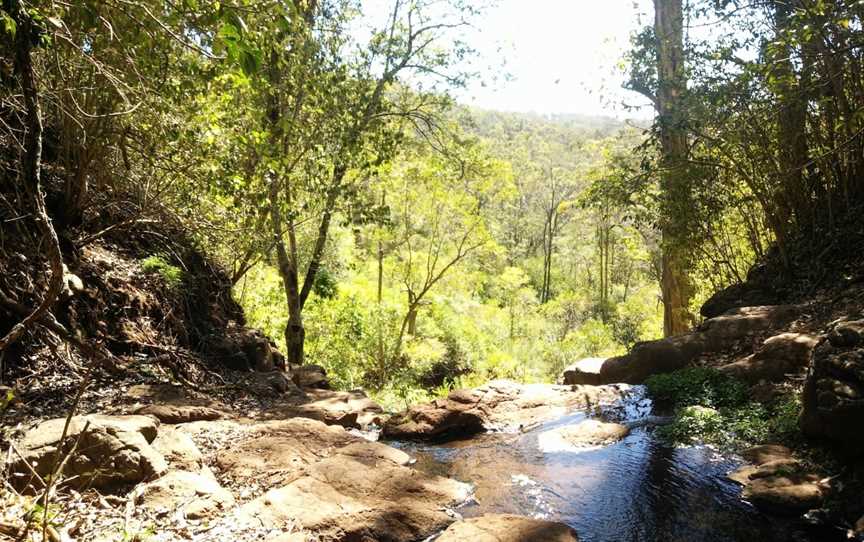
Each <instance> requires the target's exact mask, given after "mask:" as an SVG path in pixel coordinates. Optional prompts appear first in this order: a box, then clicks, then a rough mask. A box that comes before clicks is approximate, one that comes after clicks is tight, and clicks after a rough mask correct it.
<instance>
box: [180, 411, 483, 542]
mask: <svg viewBox="0 0 864 542" xmlns="http://www.w3.org/2000/svg"><path fill="white" fill-rule="evenodd" d="M197 423H198V425H199V426H200V427H198V428H195V429H194V432H195V433H196V434H201V435H204V434H207V431H206V426H205V425H204V424H217V423H224V422H222V421H219V422H197ZM194 425H195V424H189V425H184V426H181V428H182V430H183V431H184V432H185V431H186V430H187V428H189V427H191V426H194ZM232 431H233V433H232V436H231V441H232V442H233V444H232V445H231V446H230V447H228V448H227V449H220V451H219V454H218V456H217V457H216V469H215V473H216V475H217V477H218V478H219V479H220V480H221V481H222V482H223V484H225V485H226V487H229V484H228V483H226V482H227V481H230V487H237V488H241V493H239V494H238V495H237V498H238V499H240V500H242V501H245V502H244V504H243V505H242V506H241V507H240V508H239V509H238V510H237V512H236V514H234V515H232V517H231V518H230V519H231V522H232V524H234V523H236V524H237V525H239V526H244V525H245V526H250V527H254V528H256V529H264V530H275V531H280V530H286V529H285V528H286V527H287V526H292V527H293V528H295V529H301V530H302V531H303V532H307V533H309V539H310V540H312V539H314V540H334V541H335V540H345V541H347V540H358V541H360V540H370V541H371V540H382V541H384V540H391V541H396V540H406V541H407V540H423V539H425V538H427V537H429V536H431V535H433V534H435V533H436V532H438V531H440V530H441V529H443V528H445V527H446V526H447V525H448V524H449V523H450V522H452V521H453V520H452V517H451V514H448V512H447V509H448V508H449V507H453V506H456V505H458V504H461V503H463V502H464V501H465V500H466V499H467V498H468V496H469V494H470V487H469V486H467V485H466V484H463V483H460V482H457V481H454V480H449V479H446V478H441V477H437V476H429V475H426V474H423V473H421V472H419V471H416V470H414V469H413V468H410V467H409V466H407V465H409V464H410V463H411V461H412V460H411V458H410V456H408V454H406V453H405V452H402V451H400V450H396V449H394V448H391V447H389V446H386V445H384V444H381V443H379V442H371V441H367V440H365V439H363V438H361V437H359V436H356V435H353V434H351V433H349V432H347V431H346V430H345V429H343V428H342V427H339V426H331V425H325V424H324V423H322V422H320V421H316V420H312V419H308V418H292V419H289V420H282V421H270V422H262V423H255V424H247V425H239V426H237V427H236V428H234V429H233V430H232ZM268 539H269V538H268Z"/></svg>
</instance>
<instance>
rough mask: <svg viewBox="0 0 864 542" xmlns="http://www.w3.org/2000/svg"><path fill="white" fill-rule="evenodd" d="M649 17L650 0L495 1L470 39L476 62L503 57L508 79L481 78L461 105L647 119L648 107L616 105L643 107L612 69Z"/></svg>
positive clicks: (488, 62) (464, 95)
mask: <svg viewBox="0 0 864 542" xmlns="http://www.w3.org/2000/svg"><path fill="white" fill-rule="evenodd" d="M640 14H641V17H640ZM652 18H653V7H652V6H651V2H650V0H500V4H499V6H498V7H497V8H495V9H493V10H492V11H491V12H490V13H489V15H488V16H487V17H486V18H485V19H484V21H483V22H481V23H480V24H479V25H478V26H480V28H479V32H478V33H477V34H476V35H474V36H472V39H471V41H472V42H473V43H472V45H473V46H474V47H475V48H476V49H478V51H479V53H480V62H481V63H482V64H485V65H487V66H492V67H495V66H496V65H497V64H496V63H500V62H501V61H502V60H503V61H504V63H505V64H504V72H506V73H509V74H510V75H511V76H512V79H511V80H503V79H502V78H500V77H499V78H497V80H489V78H488V77H487V78H486V79H487V81H486V86H482V85H480V84H474V85H472V86H471V88H470V89H468V91H467V92H463V93H462V95H461V96H460V101H461V102H463V103H466V104H469V105H474V106H477V107H481V108H484V109H495V110H501V111H525V112H527V111H533V112H537V113H581V114H588V115H608V116H616V117H642V118H644V117H647V116H650V115H651V114H652V112H651V111H650V108H648V107H645V108H643V109H642V110H641V111H639V112H625V111H624V109H623V108H622V106H621V103H622V101H626V102H627V103H628V104H631V105H642V104H645V103H646V102H645V100H644V99H640V98H639V97H638V96H636V95H635V94H633V93H630V92H627V91H624V90H622V89H621V82H622V79H623V75H622V74H621V72H620V70H619V69H618V68H617V65H618V63H619V61H620V60H621V58H622V56H623V53H624V51H625V50H626V49H627V48H628V45H629V37H630V33H631V32H632V31H633V30H635V29H637V28H639V27H640V26H641V25H644V24H647V23H649V22H652ZM640 20H641V24H640ZM499 49H500V50H499Z"/></svg>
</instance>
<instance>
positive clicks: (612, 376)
mask: <svg viewBox="0 0 864 542" xmlns="http://www.w3.org/2000/svg"><path fill="white" fill-rule="evenodd" d="M705 350H706V340H705V338H704V337H703V336H702V335H701V334H699V333H687V334H684V335H677V336H675V337H667V338H665V339H660V340H657V341H646V342H640V343H636V345H635V346H633V349H632V350H631V351H630V353H628V354H626V355H624V356H617V357H614V358H609V359H608V360H606V362H605V363H603V366H602V367H601V369H600V381H601V382H603V383H609V382H627V383H629V384H641V383H642V382H644V381H645V379H647V378H648V377H649V376H651V375H655V374H660V373H671V372H672V371H676V370H678V369H681V368H683V367H686V366H687V365H688V364H689V363H690V362H691V361H693V360H694V359H695V358H696V357H697V356H699V355H701V354H702V353H703V352H704V351H705Z"/></svg>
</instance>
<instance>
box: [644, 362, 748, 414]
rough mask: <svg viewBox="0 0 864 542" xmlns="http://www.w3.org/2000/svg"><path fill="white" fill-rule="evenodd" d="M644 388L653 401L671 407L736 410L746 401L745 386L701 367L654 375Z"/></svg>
mask: <svg viewBox="0 0 864 542" xmlns="http://www.w3.org/2000/svg"><path fill="white" fill-rule="evenodd" d="M645 386H646V387H647V388H648V394H649V395H650V396H651V398H652V399H653V400H654V401H655V402H657V403H658V404H660V405H662V406H669V407H674V408H683V407H689V406H702V407H707V408H724V407H737V406H740V405H742V404H743V403H744V402H746V401H747V387H746V386H745V385H744V384H743V383H742V382H741V381H739V380H737V379H735V378H733V377H731V376H728V375H725V374H723V373H721V372H719V371H717V370H715V369H709V368H704V367H693V368H687V369H681V370H679V371H675V372H674V373H667V374H660V375H654V376H651V377H650V378H648V380H647V381H646V382H645Z"/></svg>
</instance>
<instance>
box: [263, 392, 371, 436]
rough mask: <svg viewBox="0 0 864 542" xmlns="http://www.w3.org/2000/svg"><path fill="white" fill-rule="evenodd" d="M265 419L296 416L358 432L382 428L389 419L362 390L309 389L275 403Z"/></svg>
mask: <svg viewBox="0 0 864 542" xmlns="http://www.w3.org/2000/svg"><path fill="white" fill-rule="evenodd" d="M262 416H263V417H264V418H265V419H285V418H291V417H295V416H300V417H304V418H311V419H313V420H319V421H322V422H324V423H326V424H327V425H341V426H342V427H348V428H355V429H364V430H365V429H369V428H370V427H372V426H381V425H383V423H384V421H385V420H386V418H387V416H386V415H385V414H384V409H382V408H381V406H380V405H378V404H377V403H375V402H374V401H372V400H371V399H369V397H368V396H367V395H366V394H365V393H364V392H363V391H362V390H353V391H330V390H321V389H309V390H306V392H305V394H304V395H302V396H300V397H299V398H297V399H294V400H291V401H287V402H282V403H274V404H273V405H271V406H270V407H269V408H268V409H267V410H266V411H265V412H263V413H262Z"/></svg>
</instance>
